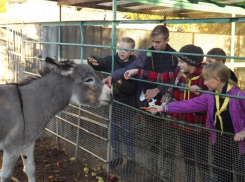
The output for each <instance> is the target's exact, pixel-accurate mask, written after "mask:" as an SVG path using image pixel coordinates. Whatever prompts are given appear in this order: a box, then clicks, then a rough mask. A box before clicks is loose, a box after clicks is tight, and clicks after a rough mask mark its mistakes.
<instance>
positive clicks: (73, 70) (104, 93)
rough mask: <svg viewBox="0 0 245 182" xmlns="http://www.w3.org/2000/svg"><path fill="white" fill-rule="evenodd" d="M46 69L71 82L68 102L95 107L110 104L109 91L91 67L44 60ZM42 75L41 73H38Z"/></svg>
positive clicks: (48, 59) (110, 93)
mask: <svg viewBox="0 0 245 182" xmlns="http://www.w3.org/2000/svg"><path fill="white" fill-rule="evenodd" d="M45 61H46V63H47V68H48V69H50V70H53V71H55V72H58V73H60V74H61V75H63V76H66V77H67V78H69V79H70V81H71V82H72V86H71V88H69V89H71V92H72V96H71V99H70V101H71V102H74V103H76V104H78V105H83V106H91V107H97V106H100V105H107V104H110V103H111V102H112V100H113V96H112V92H111V90H110V89H109V88H108V87H107V86H106V85H105V84H104V83H103V82H102V81H101V80H100V79H99V78H98V76H97V75H96V74H95V73H94V70H93V68H92V67H91V66H89V65H87V64H75V63H74V62H72V61H63V62H57V61H55V60H54V59H52V58H49V57H47V58H46V60H45ZM40 74H41V75H42V73H40Z"/></svg>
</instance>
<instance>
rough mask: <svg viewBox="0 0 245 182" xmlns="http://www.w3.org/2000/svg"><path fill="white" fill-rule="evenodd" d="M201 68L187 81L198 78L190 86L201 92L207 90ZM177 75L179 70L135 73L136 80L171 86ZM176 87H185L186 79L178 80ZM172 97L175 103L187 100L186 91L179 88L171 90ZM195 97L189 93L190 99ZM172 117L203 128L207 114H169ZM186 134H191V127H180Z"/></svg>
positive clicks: (139, 71)
mask: <svg viewBox="0 0 245 182" xmlns="http://www.w3.org/2000/svg"><path fill="white" fill-rule="evenodd" d="M202 68H203V64H201V65H200V66H199V67H198V68H197V69H196V70H195V71H194V72H193V73H192V74H190V75H189V79H192V78H194V77H198V76H200V77H198V79H196V80H191V84H190V85H197V86H198V87H200V88H201V89H203V90H208V88H207V86H206V85H204V79H203V77H202V76H201V73H202ZM178 73H179V69H177V70H175V71H174V72H168V73H166V72H165V73H157V72H153V71H145V70H141V69H139V70H138V73H137V78H143V77H144V78H147V80H149V81H152V82H160V83H170V84H173V85H174V83H175V81H176V77H177V75H178ZM177 85H178V86H182V87H186V78H185V77H184V76H181V77H180V79H179V83H178V84H177ZM184 94H185V99H184ZM173 97H174V99H175V101H182V100H188V91H187V90H186V92H185V90H184V89H179V88H173ZM194 97H196V95H195V94H193V93H191V92H190V99H192V98H194ZM171 116H172V117H174V118H179V119H180V120H183V121H186V122H188V123H192V124H197V125H201V126H205V123H206V117H207V114H206V112H202V113H180V114H178V113H175V114H171ZM180 127H181V128H183V129H184V130H185V131H187V132H192V131H193V129H194V128H193V127H188V126H185V127H184V126H183V125H182V126H180Z"/></svg>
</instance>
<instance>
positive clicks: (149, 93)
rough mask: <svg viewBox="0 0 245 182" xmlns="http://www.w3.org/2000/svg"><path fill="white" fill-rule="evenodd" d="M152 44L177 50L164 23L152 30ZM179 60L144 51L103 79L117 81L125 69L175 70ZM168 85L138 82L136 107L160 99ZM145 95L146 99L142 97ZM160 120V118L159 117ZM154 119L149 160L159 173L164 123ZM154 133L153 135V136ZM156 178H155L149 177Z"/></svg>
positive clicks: (164, 48) (149, 134)
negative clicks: (141, 96) (171, 42)
mask: <svg viewBox="0 0 245 182" xmlns="http://www.w3.org/2000/svg"><path fill="white" fill-rule="evenodd" d="M151 40H152V46H151V47H150V48H149V50H156V51H168V52H175V50H174V49H173V48H172V47H171V46H170V45H169V44H168V42H169V30H168V28H167V27H165V26H163V25H157V26H156V27H155V28H154V29H153V30H152V32H151ZM177 64H178V60H177V58H176V57H175V56H173V54H166V53H152V52H142V53H141V54H140V55H139V56H138V57H137V58H136V60H135V61H134V62H133V63H131V64H130V65H128V66H126V67H124V68H121V69H118V70H115V71H114V72H113V73H112V74H111V75H110V76H108V77H107V78H105V79H104V80H103V82H104V83H109V84H111V82H116V81H117V80H118V79H121V78H123V75H124V73H125V71H127V70H130V69H134V68H142V69H146V70H149V71H156V72H159V73H162V72H170V71H174V70H175V69H176V67H177ZM166 90H167V87H165V86H162V85H158V86H157V85H155V84H150V83H144V82H138V84H137V93H136V107H144V106H149V104H148V103H149V101H150V100H151V99H153V98H155V99H157V100H160V99H161V96H162V94H165V92H166ZM140 95H143V96H144V98H145V99H142V100H141V99H140V98H139V97H140ZM159 120H160V119H159ZM159 120H157V119H154V121H153V122H151V121H149V120H146V121H147V132H149V133H148V140H149V145H150V146H149V156H150V157H149V158H150V159H149V161H150V165H151V167H150V168H151V170H152V171H153V172H154V173H158V166H157V165H156V164H158V161H157V160H158V159H157V156H158V154H159V145H160V143H161V134H162V130H163V129H164V128H162V124H161V121H159ZM152 135H153V136H152ZM149 180H154V179H149Z"/></svg>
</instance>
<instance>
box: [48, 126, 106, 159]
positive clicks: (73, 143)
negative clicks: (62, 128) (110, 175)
mask: <svg viewBox="0 0 245 182" xmlns="http://www.w3.org/2000/svg"><path fill="white" fill-rule="evenodd" d="M45 130H47V131H48V132H50V133H52V134H53V135H55V136H57V137H59V138H61V139H63V140H65V141H67V142H68V143H70V144H72V145H74V146H76V143H75V142H72V141H70V140H68V139H66V138H65V137H62V136H60V135H58V134H56V133H55V132H53V131H52V130H50V129H48V128H45ZM79 148H80V149H82V150H84V151H85V152H87V153H89V154H91V155H93V156H94V157H96V158H98V159H100V160H101V161H103V162H105V163H106V162H107V161H106V160H105V159H103V158H101V157H99V156H98V155H96V154H94V153H93V152H91V151H89V150H87V149H85V148H83V147H81V146H79Z"/></svg>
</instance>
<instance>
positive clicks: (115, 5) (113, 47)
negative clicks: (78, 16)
mask: <svg viewBox="0 0 245 182" xmlns="http://www.w3.org/2000/svg"><path fill="white" fill-rule="evenodd" d="M112 2H113V22H112V37H111V40H112V51H111V54H112V65H111V71H112V72H113V71H114V56H115V54H116V49H115V47H116V41H117V36H116V22H115V21H116V19H117V1H116V0H113V1H112ZM112 91H113V87H112ZM111 121H112V104H111V105H110V108H109V125H108V142H107V176H108V175H109V171H110V168H109V161H110V154H111Z"/></svg>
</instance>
